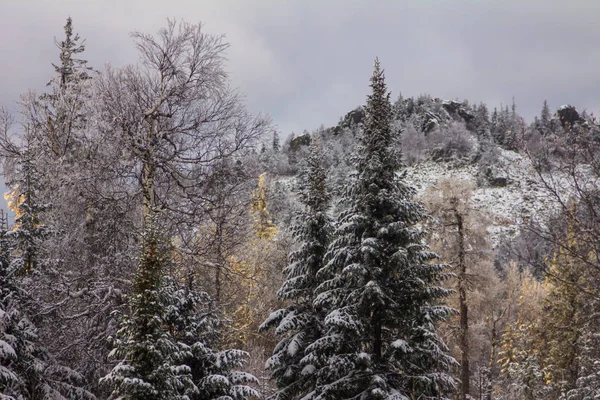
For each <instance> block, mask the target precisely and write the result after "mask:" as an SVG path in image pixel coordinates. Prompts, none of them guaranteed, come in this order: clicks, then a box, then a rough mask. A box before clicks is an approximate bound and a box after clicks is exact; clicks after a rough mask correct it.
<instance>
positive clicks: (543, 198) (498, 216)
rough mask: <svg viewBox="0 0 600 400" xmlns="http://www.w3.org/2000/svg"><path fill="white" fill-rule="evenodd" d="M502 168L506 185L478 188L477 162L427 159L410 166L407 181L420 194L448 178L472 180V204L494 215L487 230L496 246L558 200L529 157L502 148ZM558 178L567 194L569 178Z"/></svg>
mask: <svg viewBox="0 0 600 400" xmlns="http://www.w3.org/2000/svg"><path fill="white" fill-rule="evenodd" d="M499 168H500V169H501V170H502V171H503V172H504V173H505V175H506V176H507V177H508V178H509V183H508V185H507V186H505V187H490V186H483V187H478V186H477V176H478V167H477V165H471V164H465V163H462V164H459V163H456V162H433V161H427V162H424V163H421V164H418V165H415V166H413V167H409V168H408V170H407V181H408V183H409V184H411V185H412V186H413V187H414V188H415V189H417V192H418V194H419V195H420V194H422V193H423V192H424V191H425V189H427V188H428V187H429V186H431V185H435V184H436V183H437V182H438V181H439V180H440V179H442V178H445V177H452V178H454V179H460V180H466V181H468V182H470V183H472V184H473V186H474V187H475V188H476V189H475V192H474V195H473V200H472V201H473V207H474V208H478V209H481V210H483V211H485V212H487V213H488V214H489V215H490V216H491V217H492V221H493V224H492V225H491V226H489V227H488V231H489V233H490V237H491V240H492V243H493V246H494V247H495V246H496V245H497V244H498V242H499V239H500V238H501V237H502V236H514V235H516V234H517V233H518V227H519V225H520V224H522V223H526V222H528V221H530V220H533V221H538V222H541V221H543V220H544V217H545V216H546V215H548V213H553V212H556V210H557V209H558V203H557V202H556V201H555V199H554V198H552V197H550V196H549V195H548V193H547V191H546V190H545V189H544V187H543V185H542V183H541V182H540V179H539V177H538V176H537V174H536V172H535V171H534V169H533V168H532V166H531V162H530V160H529V159H527V157H525V156H523V155H520V154H517V153H515V152H512V151H507V150H501V156H500V165H499ZM558 179H559V181H558V187H559V188H560V191H561V192H563V193H565V194H568V187H569V184H568V181H567V179H566V177H564V176H560V175H559V176H558ZM480 180H481V179H480Z"/></svg>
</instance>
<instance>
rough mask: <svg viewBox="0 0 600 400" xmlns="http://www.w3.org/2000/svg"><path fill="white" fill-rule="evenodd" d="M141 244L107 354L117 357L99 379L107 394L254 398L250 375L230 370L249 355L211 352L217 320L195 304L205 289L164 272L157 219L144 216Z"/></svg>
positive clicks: (136, 398)
mask: <svg viewBox="0 0 600 400" xmlns="http://www.w3.org/2000/svg"><path fill="white" fill-rule="evenodd" d="M142 243H143V246H142V251H141V254H140V258H139V264H138V268H137V271H136V276H135V283H134V288H133V293H132V294H131V297H130V301H129V303H130V304H129V305H130V313H129V314H128V315H125V316H124V317H123V319H122V322H121V327H120V329H119V331H118V332H117V335H116V337H115V338H114V340H113V341H114V345H115V348H114V349H113V351H112V352H111V355H110V357H112V358H116V359H118V360H119V362H118V364H117V365H116V366H115V367H114V368H113V370H112V371H111V372H110V373H109V374H108V375H106V376H105V377H104V378H102V379H101V383H102V384H103V385H105V386H106V387H107V388H108V389H109V390H110V391H111V393H112V394H111V396H112V397H111V398H118V399H127V400H142V399H143V400H175V399H182V400H183V399H189V400H196V399H198V400H199V399H203V400H212V399H228V398H229V399H233V400H243V399H247V398H252V397H257V396H258V393H257V392H256V391H255V390H254V389H252V388H251V387H250V386H248V384H250V383H256V378H254V377H253V376H252V375H250V374H247V373H244V372H240V371H235V370H234V368H237V367H240V366H241V365H242V364H243V363H244V359H245V358H246V356H247V354H246V353H245V352H242V351H239V350H225V351H214V350H212V349H211V345H214V344H217V343H215V342H216V339H218V331H217V328H218V327H219V324H220V319H219V318H218V316H217V315H216V314H214V313H213V312H208V313H207V312H206V310H202V309H201V308H200V306H202V305H203V304H206V303H208V302H209V301H208V300H206V301H204V302H202V297H205V298H206V297H207V296H206V295H205V294H204V293H202V294H200V295H197V294H195V293H194V292H193V291H192V290H191V288H188V289H185V288H181V287H178V285H177V284H176V283H175V282H174V281H173V280H169V279H167V278H166V277H165V274H166V271H167V270H168V268H167V267H168V266H169V263H171V260H170V259H169V257H168V254H169V249H168V248H167V247H166V246H165V245H164V243H163V242H162V240H161V238H160V235H159V232H158V227H157V223H156V212H155V211H154V212H151V213H150V214H149V215H147V216H146V218H145V220H144V231H143V237H142Z"/></svg>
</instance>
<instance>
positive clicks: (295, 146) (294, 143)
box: [290, 133, 310, 151]
mask: <svg viewBox="0 0 600 400" xmlns="http://www.w3.org/2000/svg"><path fill="white" fill-rule="evenodd" d="M301 146H310V133H305V134H304V135H300V136H298V137H296V138H294V139H292V140H291V141H290V150H291V151H298V150H299V149H300V147H301Z"/></svg>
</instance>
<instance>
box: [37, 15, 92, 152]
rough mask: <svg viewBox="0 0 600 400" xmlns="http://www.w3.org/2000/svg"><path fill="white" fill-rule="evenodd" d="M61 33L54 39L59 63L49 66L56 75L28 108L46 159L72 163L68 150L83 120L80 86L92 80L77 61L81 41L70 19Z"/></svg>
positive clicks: (74, 145)
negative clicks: (47, 152) (59, 159)
mask: <svg viewBox="0 0 600 400" xmlns="http://www.w3.org/2000/svg"><path fill="white" fill-rule="evenodd" d="M64 31H65V38H64V40H61V41H56V40H55V44H56V47H58V49H59V50H60V55H59V58H60V64H52V66H53V67H54V71H55V73H56V75H55V76H54V78H52V80H50V82H48V86H50V87H51V92H50V93H44V94H42V95H41V96H40V98H39V100H37V101H32V104H29V106H30V107H31V108H30V110H31V111H32V112H33V113H32V114H31V115H32V116H36V115H37V116H38V118H32V119H33V120H35V121H36V122H37V123H38V126H37V127H36V129H37V130H38V131H39V132H40V133H42V135H41V137H40V140H42V141H43V143H42V148H41V149H42V150H44V151H48V150H49V151H50V154H49V155H50V158H54V159H56V158H64V157H67V158H68V159H69V160H70V161H71V162H73V160H72V157H73V156H74V154H72V151H73V150H74V149H75V148H77V147H78V146H79V145H80V143H79V141H80V139H81V138H79V137H78V136H79V135H80V132H79V131H80V130H81V129H82V128H83V127H84V126H85V121H86V115H85V112H84V107H85V101H86V100H87V92H86V90H85V84H84V83H85V82H86V81H88V80H90V79H91V78H92V77H91V75H90V72H91V70H92V68H91V67H88V66H87V61H86V60H83V59H80V58H78V55H80V54H81V53H83V52H84V51H85V41H83V40H81V38H80V37H79V35H78V34H73V21H72V20H71V17H69V18H67V23H66V24H65V26H64Z"/></svg>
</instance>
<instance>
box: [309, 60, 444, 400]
mask: <svg viewBox="0 0 600 400" xmlns="http://www.w3.org/2000/svg"><path fill="white" fill-rule="evenodd" d="M371 88H372V93H371V94H370V95H369V96H368V98H367V105H366V107H365V113H366V117H365V122H364V132H363V134H362V136H361V137H360V139H359V144H360V148H359V150H358V154H357V155H356V157H355V165H356V169H357V170H356V174H355V175H354V179H353V180H351V182H350V183H349V184H348V187H347V189H346V198H345V201H346V202H347V206H348V207H347V209H346V211H343V212H342V213H341V215H340V216H339V221H338V224H337V229H336V231H335V233H334V238H333V240H332V242H331V244H330V246H329V248H328V250H327V253H326V255H325V261H326V265H325V266H324V267H323V268H321V269H320V270H319V272H318V273H317V278H318V279H319V280H321V281H322V283H321V284H320V285H319V287H318V288H317V293H318V296H317V297H316V299H315V301H314V305H315V306H316V307H324V308H326V309H327V311H328V313H327V315H326V317H325V320H324V325H325V326H324V329H325V332H324V335H323V337H322V338H320V339H318V340H317V341H316V342H315V343H313V344H311V345H310V346H309V347H308V348H307V353H308V354H307V356H306V360H305V361H304V362H305V363H307V364H308V363H310V364H311V365H315V368H316V371H315V377H316V387H315V391H314V393H313V394H312V397H310V398H313V399H398V400H399V399H407V398H408V399H443V398H446V397H445V395H446V393H449V392H451V391H453V390H454V389H455V386H456V383H455V379H454V378H453V377H452V376H451V375H449V373H448V371H449V368H450V367H451V366H452V365H454V364H455V363H456V361H455V360H454V359H453V358H452V357H451V356H450V355H449V354H448V349H447V347H446V345H445V344H444V343H443V341H442V340H441V338H440V337H439V336H438V334H437V333H436V329H435V323H436V322H437V321H439V320H441V319H443V318H445V317H446V316H448V314H449V313H451V312H452V310H451V309H450V308H448V307H445V306H444V305H442V304H441V303H442V299H443V298H444V297H445V296H446V295H447V294H448V293H449V292H448V290H446V289H444V288H442V287H440V286H439V284H440V280H441V279H443V278H445V277H446V272H445V269H446V267H445V266H444V265H440V264H433V263H431V261H432V260H434V259H435V258H436V254H434V253H432V252H431V251H429V250H428V247H427V246H426V245H425V244H424V243H423V236H424V234H425V232H424V231H423V230H421V229H420V228H419V226H418V225H417V224H418V223H419V222H420V221H421V220H423V218H424V217H425V212H424V209H423V207H422V205H421V204H420V203H417V202H415V201H413V200H412V197H413V195H414V189H412V188H411V187H409V186H408V185H407V184H406V183H405V182H404V180H403V178H402V176H398V175H397V171H398V170H399V168H400V167H401V161H400V155H399V154H397V153H396V152H394V150H393V149H394V146H393V141H394V132H393V131H392V128H391V120H392V110H391V104H390V98H389V96H390V95H389V93H388V92H387V89H386V85H385V81H384V74H383V70H382V69H381V67H380V64H379V61H378V60H376V61H375V70H374V72H373V76H372V78H371Z"/></svg>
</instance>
